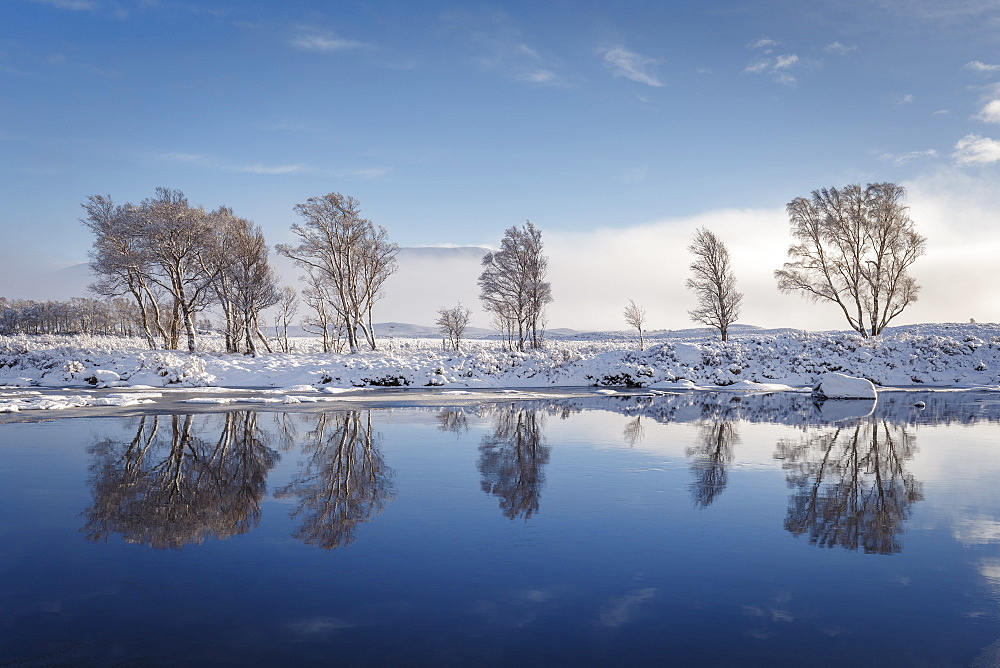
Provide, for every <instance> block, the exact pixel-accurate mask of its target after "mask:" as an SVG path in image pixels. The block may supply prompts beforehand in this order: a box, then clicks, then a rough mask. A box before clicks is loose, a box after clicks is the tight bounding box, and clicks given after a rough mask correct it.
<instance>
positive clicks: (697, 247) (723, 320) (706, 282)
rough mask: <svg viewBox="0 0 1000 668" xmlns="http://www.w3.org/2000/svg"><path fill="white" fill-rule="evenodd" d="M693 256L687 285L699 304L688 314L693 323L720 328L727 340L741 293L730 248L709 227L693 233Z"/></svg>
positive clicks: (691, 247)
mask: <svg viewBox="0 0 1000 668" xmlns="http://www.w3.org/2000/svg"><path fill="white" fill-rule="evenodd" d="M688 250H689V251H691V253H692V254H693V255H694V262H692V263H691V272H692V273H693V274H694V276H693V277H692V278H689V279H688V280H687V288H688V289H689V290H691V291H693V292H694V294H695V297H696V298H697V300H698V306H697V307H696V308H694V309H693V310H691V311H688V315H690V316H691V319H692V320H693V321H695V322H700V323H701V324H703V325H707V326H709V327H714V328H715V329H717V330H719V334H720V335H721V336H722V340H723V341H726V340H728V339H729V326H730V325H731V324H733V323H734V322H736V319H737V318H738V317H739V316H740V305H741V304H742V302H743V294H742V293H741V292H737V291H736V277H735V276H734V275H733V268H732V265H731V264H730V261H729V249H727V248H726V245H725V244H724V243H722V241H721V240H720V239H719V237H717V236H715V234H713V233H712V232H711V231H709V230H708V229H706V228H704V227H701V228H698V231H697V232H695V235H694V240H693V241H692V242H691V245H690V246H688Z"/></svg>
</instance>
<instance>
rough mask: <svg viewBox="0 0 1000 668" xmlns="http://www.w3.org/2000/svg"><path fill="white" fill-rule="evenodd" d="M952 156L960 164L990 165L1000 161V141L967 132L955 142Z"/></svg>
mask: <svg viewBox="0 0 1000 668" xmlns="http://www.w3.org/2000/svg"><path fill="white" fill-rule="evenodd" d="M952 157H953V158H954V159H955V162H957V163H958V164H960V165H990V164H993V163H994V162H1000V141H997V140H996V139H990V138H989V137H982V136H980V135H977V134H967V135H965V136H964V137H962V138H961V139H959V140H958V142H957V143H956V144H955V152H954V153H952Z"/></svg>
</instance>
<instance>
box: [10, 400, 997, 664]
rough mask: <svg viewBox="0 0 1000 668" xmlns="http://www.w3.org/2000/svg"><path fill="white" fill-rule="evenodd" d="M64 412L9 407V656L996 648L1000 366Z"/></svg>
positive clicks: (967, 656) (531, 655)
mask: <svg viewBox="0 0 1000 668" xmlns="http://www.w3.org/2000/svg"><path fill="white" fill-rule="evenodd" d="M33 417H38V418H40V417H45V418H48V417H50V416H49V415H44V416H43V415H38V416H33ZM56 418H57V419H52V420H49V421H42V422H25V423H7V424H0V665H18V666H49V665H102V666H103V665H119V664H121V665H137V664H138V665H206V664H208V665H212V664H219V665H240V666H243V665H279V664H294V665H303V664H324V665H330V664H338V665H358V664H360V665H385V664H395V665H441V664H462V665H469V664H491V665H533V664H540V665H611V664H618V665H622V664H654V663H665V662H672V663H676V664H682V665H691V664H695V665H697V664H709V665H712V664H715V665H718V664H727V665H734V664H735V665H742V664H746V665H824V664H831V665H872V664H881V665H934V666H948V665H956V666H959V665H961V666H968V665H970V664H972V663H974V662H978V663H976V665H995V663H996V662H997V660H998V658H1000V486H998V485H997V484H996V481H997V480H998V479H1000V450H998V446H1000V394H997V393H989V392H975V391H967V392H919V393H904V392H887V393H882V394H881V395H880V397H879V400H878V403H877V405H875V404H874V403H873V402H870V401H868V402H864V401H851V402H844V401H839V402H834V401H828V402H826V404H824V405H816V404H814V402H813V401H812V400H811V399H810V398H809V397H808V396H807V395H804V394H796V393H779V394H772V395H740V394H736V393H678V394H668V395H662V396H648V395H644V393H641V392H640V393H637V394H634V395H618V396H606V397H597V396H580V397H571V398H563V399H559V398H548V399H540V400H536V401H499V402H483V403H472V404H469V405H464V406H452V407H436V406H421V407H395V408H364V409H358V410H338V411H330V410H324V409H320V408H316V407H313V408H304V409H299V410H293V411H284V410H282V409H281V407H277V408H271V409H270V410H266V411H262V412H255V411H252V410H250V411H248V410H243V409H242V408H238V409H230V410H227V411H224V412H205V411H204V409H202V410H201V412H191V413H179V414H169V413H155V412H154V413H149V414H144V415H131V416H128V417H120V416H106V415H105V416H99V417H76V418H64V419H59V416H56Z"/></svg>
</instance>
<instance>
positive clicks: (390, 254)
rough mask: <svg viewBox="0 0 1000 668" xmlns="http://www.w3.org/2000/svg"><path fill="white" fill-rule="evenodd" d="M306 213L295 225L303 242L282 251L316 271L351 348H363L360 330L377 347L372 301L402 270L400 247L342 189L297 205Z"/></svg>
mask: <svg viewBox="0 0 1000 668" xmlns="http://www.w3.org/2000/svg"><path fill="white" fill-rule="evenodd" d="M295 211H296V213H298V214H299V215H300V216H302V217H303V218H304V222H303V223H302V224H299V223H296V224H294V225H292V231H293V232H294V233H295V234H296V235H298V237H299V240H300V241H299V245H298V246H289V245H287V244H281V245H279V246H278V247H277V250H278V252H279V253H281V254H282V255H285V256H286V257H289V258H291V259H292V260H294V261H295V263H296V264H298V265H299V266H301V267H303V268H306V269H307V270H309V271H310V272H311V276H312V277H313V280H314V281H315V284H314V287H316V286H320V287H322V290H320V291H319V292H318V293H317V296H321V297H322V298H323V299H326V300H328V301H327V304H328V305H329V306H330V307H331V308H332V309H333V310H335V311H336V312H337V314H338V315H339V316H340V317H341V318H342V319H343V321H344V323H345V324H346V330H347V331H346V333H347V340H348V344H349V345H350V349H351V352H352V353H353V352H357V351H358V350H359V347H360V346H359V336H358V332H359V331H360V332H361V333H362V334H363V335H364V337H365V339H366V340H367V343H368V345H369V346H370V347H371V349H372V350H374V349H375V347H376V345H375V332H374V330H373V328H372V306H373V305H374V303H375V302H376V301H377V300H378V299H379V297H380V296H381V295H380V294H379V291H380V290H381V288H382V284H383V283H385V280H386V279H387V278H389V276H390V275H392V273H393V272H394V271H396V253H397V252H398V251H399V246H397V245H396V244H394V243H391V242H390V241H389V240H388V233H387V232H386V230H385V228H384V227H381V226H378V227H376V226H375V225H374V224H373V223H372V222H371V221H370V220H368V219H366V218H362V217H361V207H360V204H359V202H358V201H357V200H356V199H354V198H353V197H350V196H346V195H341V194H340V193H329V194H328V195H324V196H323V197H310V198H309V200H308V201H307V202H306V203H305V204H297V205H296V206H295Z"/></svg>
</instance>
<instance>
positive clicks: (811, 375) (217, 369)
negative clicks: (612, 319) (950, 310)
mask: <svg viewBox="0 0 1000 668" xmlns="http://www.w3.org/2000/svg"><path fill="white" fill-rule="evenodd" d="M206 343H207V346H206V347H211V346H213V345H217V342H216V343H213V342H212V341H210V340H209V341H207V342H206ZM302 343H303V342H300V344H302ZM647 344H648V345H647V348H646V350H644V351H639V350H637V346H636V345H635V343H634V341H629V340H628V339H627V338H624V337H622V336H621V335H620V334H609V335H608V336H606V337H599V336H595V335H590V336H588V337H586V338H585V339H581V340H560V341H551V342H549V343H548V344H547V346H546V347H545V348H544V349H543V350H538V351H530V352H525V353H517V352H508V351H504V350H502V348H501V346H500V344H499V343H498V342H496V341H489V340H478V341H470V342H468V344H467V346H466V350H465V352H463V354H460V355H459V354H455V353H452V352H445V351H442V350H441V349H440V342H438V341H435V340H433V339H392V340H391V341H390V340H385V341H383V342H382V350H380V351H377V352H368V353H360V354H356V355H335V354H323V353H318V352H302V353H290V354H281V353H276V354H264V355H261V356H260V357H257V358H252V357H247V356H243V355H226V354H223V353H219V352H199V353H195V354H188V353H186V352H178V351H164V350H153V351H151V350H147V349H144V348H143V346H142V342H141V341H140V340H122V339H109V338H97V337H0V386H5V387H6V388H7V390H6V391H3V392H0V411H3V410H19V409H25V408H30V407H35V406H32V405H30V404H31V403H32V401H33V399H32V397H35V398H36V399H37V398H38V396H39V395H32V394H28V393H29V392H32V391H35V392H37V391H38V389H41V388H70V389H72V388H92V387H107V388H119V387H120V388H123V390H124V389H125V388H132V390H131V391H128V392H122V394H121V396H120V397H118V396H114V395H113V396H112V397H111V398H110V399H109V398H108V395H105V396H104V397H103V398H104V399H106V400H107V401H108V402H109V403H105V404H104V405H115V404H113V402H114V401H120V402H121V405H128V404H129V403H136V402H141V401H149V400H152V398H151V397H150V396H145V397H143V396H141V395H136V393H135V390H142V391H144V392H153V393H155V392H154V391H155V389H156V388H196V387H197V388H206V389H207V388H253V389H259V390H265V389H266V390H272V391H271V392H270V393H265V392H260V393H258V394H259V396H257V397H247V398H246V400H247V401H259V402H278V401H281V402H287V403H292V402H294V401H296V400H298V401H311V400H316V399H318V398H320V397H324V395H325V397H330V398H333V397H334V396H336V392H337V391H342V390H343V389H345V388H356V387H425V388H426V387H432V388H446V389H451V390H458V389H461V388H527V387H549V388H552V387H613V386H629V387H644V388H660V389H685V388H690V389H720V388H721V389H725V390H728V391H757V392H761V391H763V392H774V391H781V390H790V389H798V390H803V389H808V388H812V387H813V385H814V384H815V383H816V382H817V381H818V380H819V379H820V377H821V376H822V375H823V374H827V373H830V372H838V373H840V374H844V375H846V376H851V377H855V378H863V379H867V380H868V381H871V382H872V383H873V384H874V385H875V387H876V388H886V387H914V386H916V387H921V388H973V387H976V388H987V389H996V390H998V391H1000V325H995V324H928V325H912V326H905V327H898V328H892V329H890V330H887V331H886V333H884V334H883V335H882V336H880V337H878V338H877V339H874V340H865V339H863V338H861V337H859V336H857V335H856V334H851V333H848V332H813V333H807V332H796V331H788V330H773V331H769V330H754V329H744V330H742V331H741V332H740V333H739V334H737V335H735V336H733V337H732V338H731V340H730V341H728V342H727V343H722V342H721V341H719V340H718V339H717V338H715V337H712V336H711V335H710V334H709V333H708V332H706V331H705V330H688V331H687V332H665V333H661V334H657V335H655V336H654V337H653V338H651V339H648V340H647ZM14 388H23V389H19V390H14ZM34 388H37V389H34ZM216 391H217V390H216ZM3 395H6V396H3ZM80 396H81V397H83V398H81V399H79V401H83V402H86V397H84V396H83V395H80ZM309 397H314V399H309ZM325 397H324V398H325ZM66 398H67V399H69V398H71V397H69V396H67V397H66ZM204 401H212V399H211V397H210V396H207V397H206V398H205V399H204ZM234 401H235V400H234ZM219 402H220V403H221V400H219ZM77 405H84V404H77ZM49 407H55V406H49Z"/></svg>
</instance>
